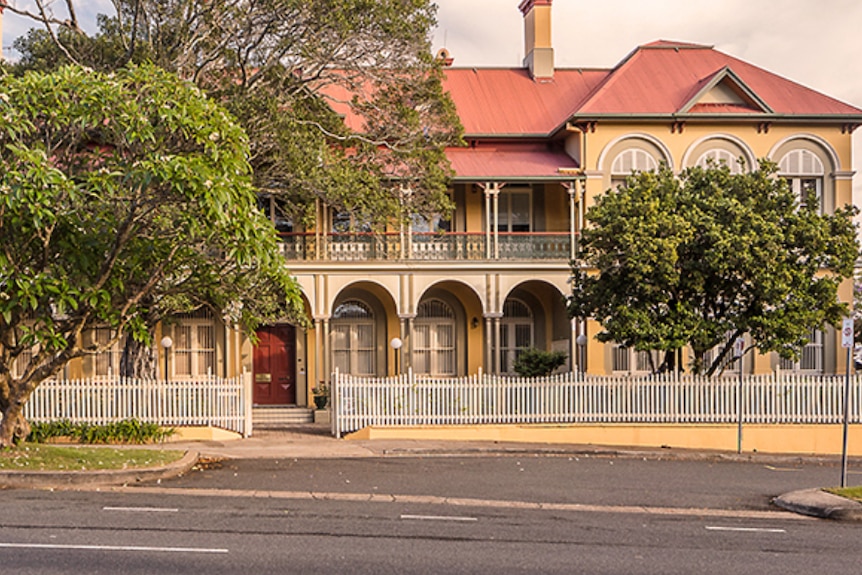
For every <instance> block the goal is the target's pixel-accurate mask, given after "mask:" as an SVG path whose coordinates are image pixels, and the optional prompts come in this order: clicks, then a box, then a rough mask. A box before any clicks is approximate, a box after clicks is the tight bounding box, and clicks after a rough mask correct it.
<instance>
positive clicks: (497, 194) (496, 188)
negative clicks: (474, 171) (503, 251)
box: [491, 184, 500, 260]
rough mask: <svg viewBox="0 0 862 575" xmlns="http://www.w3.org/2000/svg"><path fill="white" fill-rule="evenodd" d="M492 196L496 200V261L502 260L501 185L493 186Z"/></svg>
mask: <svg viewBox="0 0 862 575" xmlns="http://www.w3.org/2000/svg"><path fill="white" fill-rule="evenodd" d="M491 194H492V196H493V199H494V259H495V260H498V259H500V185H499V184H493V188H492V191H491Z"/></svg>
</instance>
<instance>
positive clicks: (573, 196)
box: [564, 181, 580, 260]
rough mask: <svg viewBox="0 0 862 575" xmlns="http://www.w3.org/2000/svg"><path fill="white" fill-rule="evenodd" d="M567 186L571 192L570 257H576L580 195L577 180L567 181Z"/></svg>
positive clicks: (571, 258) (567, 189)
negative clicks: (576, 228) (576, 230)
mask: <svg viewBox="0 0 862 575" xmlns="http://www.w3.org/2000/svg"><path fill="white" fill-rule="evenodd" d="M564 185H565V186H566V191H567V192H568V193H569V259H570V260H574V259H575V227H576V224H575V222H576V213H575V210H576V208H579V207H580V206H578V205H577V204H578V197H577V186H578V184H577V182H576V181H575V182H567V183H566V184H564Z"/></svg>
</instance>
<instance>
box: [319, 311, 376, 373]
mask: <svg viewBox="0 0 862 575" xmlns="http://www.w3.org/2000/svg"><path fill="white" fill-rule="evenodd" d="M348 306H354V308H355V309H353V310H349V309H348ZM339 316H341V317H339ZM375 323H376V322H375V316H374V310H372V309H371V306H369V305H368V304H366V303H365V302H364V301H362V300H358V299H350V300H347V301H345V302H343V303H341V304H339V305H338V306H336V308H335V312H334V313H333V315H332V320H331V321H330V330H331V335H330V337H331V338H332V365H333V366H334V367H336V368H337V369H338V370H339V371H341V372H343V373H349V374H351V375H361V376H374V375H376V374H377V361H376V360H377V344H376V342H377V337H376V334H377V332H376V325H375ZM342 344H343V345H342ZM363 365H367V366H369V369H368V370H365V371H362V370H361V369H360V367H361V366H363Z"/></svg>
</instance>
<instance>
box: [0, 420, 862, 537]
mask: <svg viewBox="0 0 862 575" xmlns="http://www.w3.org/2000/svg"><path fill="white" fill-rule="evenodd" d="M163 448H164V449H177V450H185V451H187V454H186V456H185V457H184V458H183V459H182V460H181V461H180V462H177V463H176V464H173V465H171V466H167V467H165V468H158V469H153V470H123V471H117V472H75V473H72V474H63V473H45V472H32V473H22V472H0V486H5V487H29V488H39V487H64V486H66V487H68V486H70V485H75V484H83V483H92V484H114V485H122V484H132V483H137V482H140V481H146V480H155V479H158V478H159V477H170V476H174V475H177V474H180V473H184V472H185V471H187V470H188V469H189V468H190V467H191V465H192V464H193V463H194V462H195V461H197V459H198V458H199V457H201V458H219V459H221V458H226V459H269V458H272V459H287V458H295V459H313V458H325V459H338V458H354V457H418V456H421V457H452V456H458V457H465V456H475V457H483V456H484V457H501V456H518V455H523V454H539V455H546V456H555V455H560V456H563V455H565V456H571V455H573V454H588V455H591V456H593V457H595V456H605V457H636V458H639V459H640V458H645V459H654V460H689V461H720V460H726V461H748V462H757V463H762V464H788V463H803V462H807V463H835V462H836V461H837V460H836V458H835V457H809V456H796V455H770V454H762V453H756V454H748V453H745V454H736V453H728V452H712V451H694V450H680V449H643V448H631V449H624V448H616V447H612V448H609V447H603V446H596V445H559V444H554V445H552V444H528V443H503V442H476V441H472V442H471V441H420V440H391V441H390V440H367V441H366V440H344V439H336V438H334V437H332V435H331V434H330V432H329V428H328V426H326V425H320V424H308V425H301V426H297V427H293V428H290V429H283V430H265V429H262V430H257V431H255V433H254V436H253V437H250V438H246V439H230V440H216V441H212V440H210V441H206V440H205V441H181V442H171V443H167V444H165V446H164V447H163ZM774 502H775V504H776V505H778V506H779V507H782V508H784V509H787V510H789V511H793V512H796V513H800V514H803V515H810V516H814V517H822V518H827V519H835V520H842V521H862V504H860V503H857V502H854V501H851V500H848V499H845V498H843V497H838V496H836V495H832V494H829V493H826V492H824V491H821V490H819V489H809V490H804V491H794V492H792V493H786V494H784V495H781V496H779V497H777V498H776V499H775V501H774Z"/></svg>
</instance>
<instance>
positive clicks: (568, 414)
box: [331, 371, 862, 437]
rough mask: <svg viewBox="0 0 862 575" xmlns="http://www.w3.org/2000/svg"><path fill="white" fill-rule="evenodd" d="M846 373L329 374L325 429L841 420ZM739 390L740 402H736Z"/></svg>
mask: <svg viewBox="0 0 862 575" xmlns="http://www.w3.org/2000/svg"><path fill="white" fill-rule="evenodd" d="M844 387H845V376H843V375H838V376H803V375H796V374H791V373H775V374H770V375H756V376H747V377H745V378H744V379H743V382H742V386H741V388H740V385H739V380H738V379H737V378H735V377H724V378H706V377H696V376H691V375H680V376H676V375H662V376H646V377H616V376H593V375H584V374H578V373H563V374H559V375H554V376H550V377H545V378H535V379H525V378H518V377H501V376H495V375H488V374H482V373H481V372H480V373H479V374H477V375H472V376H467V377H460V378H433V377H426V376H420V375H415V374H414V373H412V371H408V373H406V374H403V375H401V376H399V377H388V378H368V377H356V376H351V375H346V374H341V373H338V372H336V373H335V374H333V381H332V388H331V398H332V407H331V409H332V419H331V421H332V432H333V434H334V435H335V436H336V437H340V436H341V435H342V434H344V433H349V432H351V431H355V430H357V429H361V428H363V427H366V426H369V425H374V426H414V425H453V424H455V425H458V424H461V425H475V424H483V423H485V424H490V423H494V424H500V423H736V422H738V420H739V417H740V407H741V409H742V413H741V415H742V420H743V422H745V423H841V422H843V420H844V419H843V417H844ZM740 389H741V400H740ZM850 390H851V393H850V421H851V422H852V423H860V422H862V376H858V375H857V376H853V377H851V386H850Z"/></svg>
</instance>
